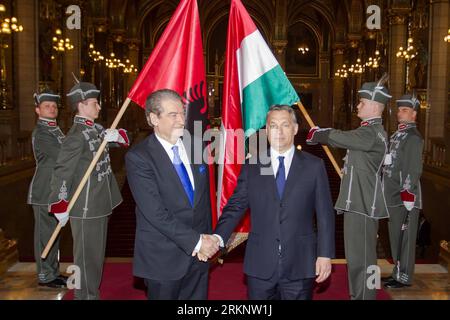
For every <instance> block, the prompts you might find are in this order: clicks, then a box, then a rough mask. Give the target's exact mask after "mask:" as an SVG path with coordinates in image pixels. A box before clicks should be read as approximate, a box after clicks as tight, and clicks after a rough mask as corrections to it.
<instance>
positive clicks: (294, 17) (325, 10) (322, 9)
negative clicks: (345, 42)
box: [288, 1, 336, 46]
mask: <svg viewBox="0 0 450 320" xmlns="http://www.w3.org/2000/svg"><path fill="white" fill-rule="evenodd" d="M306 9H312V10H314V11H315V12H316V13H317V14H318V15H319V16H320V17H321V18H322V19H324V20H325V21H326V23H327V27H328V29H329V34H330V39H329V41H330V43H334V41H335V38H336V29H335V24H334V20H335V17H334V15H333V13H332V8H330V7H329V6H327V5H326V4H324V3H323V2H319V1H294V2H291V3H290V4H289V7H288V26H289V25H293V24H294V23H296V22H298V19H299V17H305V14H304V12H305V10H306ZM310 20H311V18H310ZM316 25H317V26H318V23H317V22H316ZM319 30H320V28H319ZM322 33H323V30H320V37H319V39H323V35H322ZM320 45H321V46H322V43H320Z"/></svg>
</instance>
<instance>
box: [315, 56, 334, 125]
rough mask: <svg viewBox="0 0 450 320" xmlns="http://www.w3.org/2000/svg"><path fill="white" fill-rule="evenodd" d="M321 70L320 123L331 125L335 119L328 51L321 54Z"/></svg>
mask: <svg viewBox="0 0 450 320" xmlns="http://www.w3.org/2000/svg"><path fill="white" fill-rule="evenodd" d="M319 64H320V67H319V72H320V97H319V103H318V110H317V111H318V114H317V115H318V117H317V118H318V123H320V125H321V126H326V127H330V126H331V124H332V121H333V114H332V113H331V112H330V109H331V102H332V101H331V94H332V91H333V89H332V87H331V79H330V57H329V54H328V52H324V51H322V52H321V53H320V55H319Z"/></svg>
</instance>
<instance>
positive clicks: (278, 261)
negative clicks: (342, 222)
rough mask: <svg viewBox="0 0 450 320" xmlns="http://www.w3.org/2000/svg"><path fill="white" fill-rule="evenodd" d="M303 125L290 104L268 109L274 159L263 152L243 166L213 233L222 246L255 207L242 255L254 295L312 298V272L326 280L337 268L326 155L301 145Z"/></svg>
mask: <svg viewBox="0 0 450 320" xmlns="http://www.w3.org/2000/svg"><path fill="white" fill-rule="evenodd" d="M297 131H298V124H297V120H296V116H295V113H294V110H293V109H292V108H291V107H290V106H280V105H276V106H272V107H271V108H270V110H269V113H268V114H267V121H266V133H267V136H268V140H269V142H270V145H271V147H270V161H266V162H269V163H268V164H263V161H261V159H263V158H262V157H260V158H258V159H257V164H249V163H246V164H244V165H243V166H242V169H241V173H240V175H239V178H238V184H237V187H236V189H235V190H234V193H233V195H232V196H231V198H230V199H229V200H228V203H227V205H226V206H225V207H224V209H223V212H222V216H221V217H220V220H219V222H218V225H217V227H216V229H215V232H214V233H215V234H216V235H218V236H219V238H222V239H221V246H223V243H226V242H227V241H228V239H229V238H230V235H231V233H232V232H233V230H234V228H235V226H236V225H237V224H238V222H239V221H240V219H241V217H242V216H243V214H244V213H245V211H246V210H247V209H250V218H251V230H250V232H249V237H248V241H247V248H246V252H245V260H244V272H245V273H246V275H247V285H248V297H249V299H257V300H262V299H264V300H265V299H278V298H281V299H289V300H294V299H296V300H308V299H311V298H312V289H313V283H314V278H315V277H316V276H317V279H316V281H317V282H323V281H324V280H325V279H327V278H328V276H329V275H330V273H331V258H332V257H334V251H335V246H334V211H333V204H332V201H331V195H330V188H329V185H328V177H327V173H326V171H325V166H324V163H323V161H322V160H321V159H319V158H317V157H315V156H313V155H311V154H308V153H306V152H303V151H302V152H300V151H298V150H296V149H295V147H294V137H295V135H296V134H297ZM250 159H251V158H250ZM314 214H315V216H316V220H317V223H316V226H317V232H316V230H315V227H314Z"/></svg>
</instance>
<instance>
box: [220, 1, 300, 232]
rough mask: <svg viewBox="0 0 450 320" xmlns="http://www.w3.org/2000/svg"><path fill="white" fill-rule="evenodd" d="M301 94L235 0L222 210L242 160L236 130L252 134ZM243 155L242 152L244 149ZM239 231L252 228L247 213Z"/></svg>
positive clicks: (225, 96) (227, 78)
mask: <svg viewBox="0 0 450 320" xmlns="http://www.w3.org/2000/svg"><path fill="white" fill-rule="evenodd" d="M298 101H299V97H298V95H297V93H296V92H295V90H294V88H293V87H292V85H291V83H290V82H289V80H288V78H287V77H286V74H285V73H284V71H283V70H282V69H281V66H280V64H279V63H278V61H277V60H276V59H275V57H274V55H273V53H272V51H271V50H270V48H269V46H268V45H267V43H266V42H265V41H264V39H263V37H262V35H261V33H260V32H259V30H258V29H257V28H256V25H255V23H254V22H253V21H252V19H251V18H250V15H249V14H248V12H247V11H246V10H245V7H244V6H243V5H242V3H241V1H240V0H232V1H231V9H230V16H229V20H228V38H227V49H226V63H225V77H224V90H223V105H222V127H221V130H222V134H223V143H222V145H221V150H220V151H221V152H220V163H223V165H221V166H220V168H219V181H218V195H217V200H218V201H217V207H218V212H219V214H221V213H222V209H223V207H224V206H225V205H226V203H227V200H228V198H229V197H230V196H231V195H232V194H233V191H234V189H235V187H236V184H237V178H238V176H239V173H240V170H241V164H240V163H238V161H237V159H236V158H237V155H238V149H237V148H238V147H242V145H238V144H237V143H236V140H235V139H234V138H233V137H231V136H230V130H233V129H243V130H244V131H245V136H246V137H249V136H250V135H252V134H253V133H255V132H257V131H258V130H259V129H260V128H262V127H263V126H264V125H265V122H266V114H267V111H268V110H269V108H270V106H271V105H273V104H287V105H292V104H294V103H296V102H298ZM241 154H242V151H241ZM235 231H237V232H248V231H249V217H248V216H247V217H246V218H245V219H244V221H243V222H241V224H240V226H238V228H237V229H236V230H235Z"/></svg>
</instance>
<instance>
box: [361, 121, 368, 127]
mask: <svg viewBox="0 0 450 320" xmlns="http://www.w3.org/2000/svg"><path fill="white" fill-rule="evenodd" d="M368 125H369V121H363V122H361V127H366V126H368Z"/></svg>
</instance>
